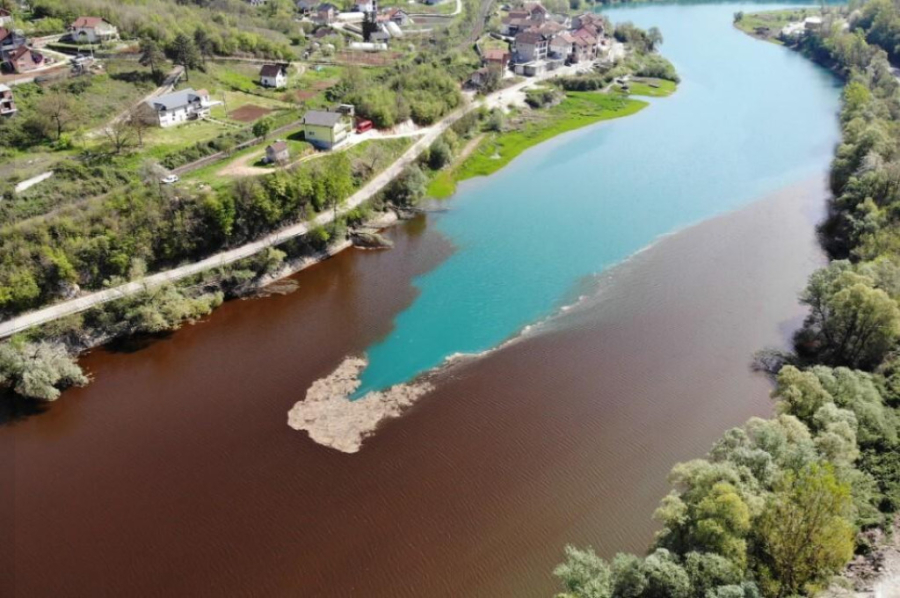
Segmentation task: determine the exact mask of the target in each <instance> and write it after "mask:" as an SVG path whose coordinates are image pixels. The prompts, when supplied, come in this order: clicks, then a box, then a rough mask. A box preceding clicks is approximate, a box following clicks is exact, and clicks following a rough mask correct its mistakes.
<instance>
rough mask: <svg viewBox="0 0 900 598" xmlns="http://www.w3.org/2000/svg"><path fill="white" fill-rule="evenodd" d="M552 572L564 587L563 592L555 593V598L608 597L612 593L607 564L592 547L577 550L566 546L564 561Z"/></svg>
mask: <svg viewBox="0 0 900 598" xmlns="http://www.w3.org/2000/svg"><path fill="white" fill-rule="evenodd" d="M553 574H554V575H555V576H556V577H558V578H559V580H560V581H561V582H562V585H563V587H564V588H565V592H563V593H561V594H557V596H556V598H609V597H610V596H611V595H612V577H611V572H610V568H609V565H608V564H607V563H606V561H604V560H603V559H601V558H600V557H598V556H597V554H596V553H595V552H594V549H593V548H588V549H587V550H579V549H577V548H575V547H574V546H566V562H564V563H563V564H562V565H559V566H558V567H557V568H556V569H555V570H554V571H553Z"/></svg>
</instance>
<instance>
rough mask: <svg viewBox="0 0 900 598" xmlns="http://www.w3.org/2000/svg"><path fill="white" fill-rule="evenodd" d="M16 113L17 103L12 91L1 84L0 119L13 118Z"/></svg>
mask: <svg viewBox="0 0 900 598" xmlns="http://www.w3.org/2000/svg"><path fill="white" fill-rule="evenodd" d="M15 113H16V102H15V100H14V99H13V92H12V90H11V89H10V88H9V87H7V86H6V85H3V84H2V83H0V117H2V116H12V115H13V114H15Z"/></svg>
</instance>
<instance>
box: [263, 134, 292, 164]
mask: <svg viewBox="0 0 900 598" xmlns="http://www.w3.org/2000/svg"><path fill="white" fill-rule="evenodd" d="M290 159H291V151H290V149H289V148H288V144H287V142H286V141H284V140H282V139H279V140H278V141H276V142H275V143H273V144H272V145H270V146H268V147H267V148H266V162H268V163H269V164H284V163H285V162H287V161H288V160H290Z"/></svg>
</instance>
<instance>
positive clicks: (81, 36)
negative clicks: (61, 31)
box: [69, 17, 119, 44]
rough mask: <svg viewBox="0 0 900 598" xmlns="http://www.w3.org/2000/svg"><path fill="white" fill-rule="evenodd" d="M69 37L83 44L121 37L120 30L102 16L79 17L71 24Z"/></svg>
mask: <svg viewBox="0 0 900 598" xmlns="http://www.w3.org/2000/svg"><path fill="white" fill-rule="evenodd" d="M69 37H70V38H71V39H72V41H74V42H76V43H81V44H97V43H100V42H106V41H109V40H113V39H118V38H119V30H118V29H116V27H115V26H114V25H112V24H110V23H109V22H107V21H106V20H105V19H103V18H101V17H78V18H77V19H75V22H74V23H72V24H71V25H69Z"/></svg>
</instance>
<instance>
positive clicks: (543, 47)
mask: <svg viewBox="0 0 900 598" xmlns="http://www.w3.org/2000/svg"><path fill="white" fill-rule="evenodd" d="M514 49H515V53H516V63H517V64H519V63H525V62H534V61H536V60H544V59H545V58H547V54H548V52H549V50H550V41H549V40H548V39H547V37H546V36H545V35H544V34H543V33H538V32H536V31H523V32H522V33H520V34H518V35H516V41H515V48H514Z"/></svg>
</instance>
